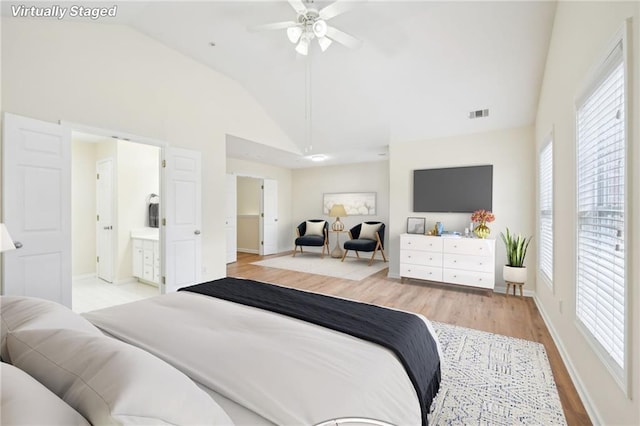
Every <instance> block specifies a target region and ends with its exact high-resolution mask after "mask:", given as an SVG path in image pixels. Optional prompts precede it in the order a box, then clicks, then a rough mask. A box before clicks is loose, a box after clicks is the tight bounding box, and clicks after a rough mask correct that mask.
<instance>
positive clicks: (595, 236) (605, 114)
mask: <svg viewBox="0 0 640 426" xmlns="http://www.w3.org/2000/svg"><path fill="white" fill-rule="evenodd" d="M624 69H625V68H624V60H623V55H622V44H621V43H620V44H619V45H618V46H617V47H616V49H615V50H614V51H613V52H612V53H611V55H609V58H607V61H606V63H605V65H604V67H603V72H602V73H601V76H600V78H599V79H598V80H597V81H596V82H595V84H593V86H592V90H591V91H589V92H588V93H587V95H586V96H585V97H584V99H583V100H582V102H581V103H579V104H578V111H577V117H576V120H577V204H578V205H577V213H578V218H577V300H576V302H577V303H576V311H577V317H578V319H579V320H580V321H581V322H582V324H583V325H584V326H585V328H586V330H587V331H588V332H589V333H590V334H591V335H592V336H593V337H594V338H595V339H596V341H597V342H598V343H600V345H601V346H602V348H603V349H604V350H605V351H606V353H607V354H608V355H609V356H610V357H611V359H612V360H613V361H614V362H615V364H617V366H618V367H619V368H620V369H622V370H624V368H625V367H624V366H625V362H624V361H625V360H624V355H625V344H626V342H625V318H626V313H625V297H626V281H625V278H626V274H625V272H626V271H625V208H626V207H625V199H626V196H625V191H626V188H625V182H626V167H625V163H626V138H625V75H624ZM615 364H612V365H613V366H614V367H615Z"/></svg>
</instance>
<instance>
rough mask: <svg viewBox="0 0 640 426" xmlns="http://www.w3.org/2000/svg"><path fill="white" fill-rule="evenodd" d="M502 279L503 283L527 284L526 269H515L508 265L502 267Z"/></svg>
mask: <svg viewBox="0 0 640 426" xmlns="http://www.w3.org/2000/svg"><path fill="white" fill-rule="evenodd" d="M502 277H503V278H504V280H505V281H509V282H512V283H525V282H527V267H526V266H523V267H522V268H516V267H513V266H509V265H504V267H503V269H502Z"/></svg>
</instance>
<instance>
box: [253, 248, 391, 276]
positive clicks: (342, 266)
mask: <svg viewBox="0 0 640 426" xmlns="http://www.w3.org/2000/svg"><path fill="white" fill-rule="evenodd" d="M252 265H260V266H266V267H268V268H278V269H288V270H291V271H297V272H306V273H309V274H317V275H327V276H329V277H336V278H343V279H345V280H353V281H360V280H363V279H365V278H367V277H368V276H369V275H373V274H375V273H376V272H379V271H381V270H382V269H385V268H388V267H389V263H387V262H383V261H382V260H375V261H374V262H373V263H372V264H371V266H368V265H369V259H368V258H367V259H366V260H365V259H364V258H362V259H357V258H355V257H354V258H351V257H347V258H346V259H345V260H344V262H341V261H340V259H334V258H332V257H330V256H325V257H324V258H321V257H320V255H318V254H315V253H305V254H299V255H297V256H296V257H293V256H279V257H274V258H271V259H267V260H260V261H258V262H253V263H252Z"/></svg>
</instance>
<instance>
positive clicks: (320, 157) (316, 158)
mask: <svg viewBox="0 0 640 426" xmlns="http://www.w3.org/2000/svg"><path fill="white" fill-rule="evenodd" d="M309 159H311V161H313V162H314V163H319V162H321V161H325V160H326V159H327V156H326V155H324V154H314V155H312V156H311V157H309Z"/></svg>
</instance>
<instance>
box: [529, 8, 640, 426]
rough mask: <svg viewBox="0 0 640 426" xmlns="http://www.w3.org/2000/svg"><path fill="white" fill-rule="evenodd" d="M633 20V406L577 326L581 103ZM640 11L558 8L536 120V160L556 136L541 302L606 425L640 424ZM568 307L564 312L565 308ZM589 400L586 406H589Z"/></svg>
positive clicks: (581, 389) (579, 383) (573, 369)
mask: <svg viewBox="0 0 640 426" xmlns="http://www.w3.org/2000/svg"><path fill="white" fill-rule="evenodd" d="M627 17H632V18H633V37H632V40H631V46H632V48H633V50H632V52H631V57H630V58H629V60H630V61H631V64H632V67H633V75H632V76H630V81H631V82H632V84H633V88H632V97H631V99H630V101H631V104H632V114H631V115H630V116H631V117H633V118H632V127H633V132H632V134H631V135H630V136H631V137H630V139H629V140H630V141H631V147H630V153H631V158H630V159H629V162H628V164H629V171H630V172H631V185H630V188H629V191H628V192H629V194H630V195H631V206H630V207H631V208H630V218H631V220H630V222H631V223H630V224H629V225H630V229H629V235H630V236H631V241H629V244H630V247H631V250H629V251H628V252H627V256H629V257H630V259H629V260H630V262H629V264H630V265H631V269H630V270H629V277H628V279H629V285H630V290H631V291H630V294H629V295H628V297H629V299H630V300H629V304H628V308H629V310H630V312H631V315H630V329H631V335H630V336H629V337H630V339H631V344H632V347H631V357H630V358H631V362H632V366H631V371H632V376H631V377H632V379H631V388H632V389H631V395H632V398H633V400H631V399H629V398H627V396H625V394H624V393H623V392H622V390H621V389H620V387H619V386H618V385H617V384H616V383H615V382H614V380H613V378H612V376H611V374H609V372H608V371H607V369H606V368H605V367H604V365H603V363H602V362H601V361H600V360H599V358H598V357H597V356H596V354H595V353H594V351H593V350H592V348H591V346H590V345H589V343H587V341H586V340H585V337H584V336H583V334H582V333H581V332H580V330H579V329H578V327H576V320H575V308H576V307H575V298H576V292H575V282H576V277H575V271H574V270H575V267H574V265H575V163H576V156H575V107H574V102H575V99H576V97H577V95H578V93H579V92H580V90H581V88H582V87H583V84H584V83H583V82H585V81H586V79H587V78H588V75H589V74H590V71H591V70H592V69H593V67H596V66H597V65H598V62H599V61H602V60H603V59H604V57H603V55H605V54H606V53H607V52H606V49H607V46H608V44H609V42H610V41H611V40H612V38H613V36H614V35H615V33H616V32H617V31H618V30H619V29H620V28H621V27H622V24H623V21H624V19H625V18H627ZM639 27H640V3H638V2H613V1H611V2H558V8H557V11H556V16H555V23H554V26H553V34H552V38H551V45H550V49H549V54H548V57H547V65H546V70H545V76H544V81H543V86H542V91H541V95H540V103H539V108H538V115H537V120H536V134H535V141H536V152H538V151H539V149H540V148H541V145H542V142H543V140H544V137H545V136H546V135H547V134H549V132H550V131H551V129H552V128H553V129H554V135H555V138H554V147H553V150H554V202H555V205H554V222H555V223H554V232H555V237H554V255H555V261H554V287H555V290H554V291H552V290H551V289H550V288H549V287H548V286H547V285H546V284H545V283H544V282H543V281H542V279H541V277H539V278H538V281H539V284H538V286H537V294H536V297H537V302H538V304H539V307H540V308H541V312H542V313H543V314H544V315H545V317H546V318H545V319H546V321H547V323H548V325H549V326H550V327H549V328H550V330H551V331H552V332H553V333H555V335H556V337H557V338H559V339H560V342H557V343H559V345H558V346H559V348H560V350H561V351H563V352H564V358H565V363H566V364H567V366H568V368H569V371H570V372H572V376H573V378H574V382H575V383H576V386H577V387H578V391H579V392H580V393H581V394H582V396H583V400H584V402H585V405H586V406H587V409H588V411H589V412H590V414H591V415H592V420H593V421H594V422H595V423H598V424H611V425H613V424H615V425H623V424H624V425H632V424H633V425H637V424H640V372H639V368H640V364H639V363H638V360H639V359H640V327H639V326H638V324H640V313H639V311H640V291H638V283H640V267H639V266H638V265H640V221H639V217H640V195H639V194H640V120H638V116H639V115H638V111H639V109H640V66H639V64H640V31H639ZM560 302H562V309H561V307H560ZM585 397H586V398H585Z"/></svg>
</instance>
